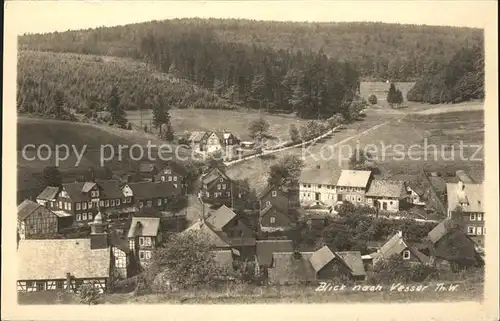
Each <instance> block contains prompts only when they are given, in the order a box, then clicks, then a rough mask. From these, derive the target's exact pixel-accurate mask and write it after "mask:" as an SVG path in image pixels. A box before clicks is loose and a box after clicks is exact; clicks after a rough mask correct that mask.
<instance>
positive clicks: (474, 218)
mask: <svg viewBox="0 0 500 321" xmlns="http://www.w3.org/2000/svg"><path fill="white" fill-rule="evenodd" d="M469 219H470V220H471V221H475V220H476V213H470V215H469Z"/></svg>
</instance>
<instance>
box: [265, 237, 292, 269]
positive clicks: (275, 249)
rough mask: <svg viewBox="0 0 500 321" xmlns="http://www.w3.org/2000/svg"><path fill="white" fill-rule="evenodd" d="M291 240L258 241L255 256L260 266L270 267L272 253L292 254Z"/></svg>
mask: <svg viewBox="0 0 500 321" xmlns="http://www.w3.org/2000/svg"><path fill="white" fill-rule="evenodd" d="M293 250H294V249H293V241H292V240H259V241H257V245H256V256H257V261H258V262H259V265H260V266H267V267H269V266H271V263H272V261H273V253H283V252H293Z"/></svg>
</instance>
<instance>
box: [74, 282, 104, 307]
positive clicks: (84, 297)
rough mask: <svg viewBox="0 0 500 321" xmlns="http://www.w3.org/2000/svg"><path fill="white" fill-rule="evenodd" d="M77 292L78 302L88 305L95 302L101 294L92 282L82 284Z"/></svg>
mask: <svg viewBox="0 0 500 321" xmlns="http://www.w3.org/2000/svg"><path fill="white" fill-rule="evenodd" d="M78 292H79V293H78V294H79V297H80V302H81V303H83V304H88V305H91V304H97V302H98V300H99V298H100V296H101V295H100V293H99V290H98V289H97V288H96V287H95V286H94V284H93V283H86V284H82V286H80V288H79V291H78Z"/></svg>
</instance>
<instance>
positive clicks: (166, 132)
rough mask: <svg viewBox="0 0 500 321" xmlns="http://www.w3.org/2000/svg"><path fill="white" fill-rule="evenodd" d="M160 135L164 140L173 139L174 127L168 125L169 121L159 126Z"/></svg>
mask: <svg viewBox="0 0 500 321" xmlns="http://www.w3.org/2000/svg"><path fill="white" fill-rule="evenodd" d="M160 137H161V138H162V139H164V140H166V141H169V142H171V141H173V140H174V129H173V128H172V126H171V125H170V123H168V124H167V123H163V124H162V125H161V127H160Z"/></svg>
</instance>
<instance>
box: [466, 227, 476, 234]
mask: <svg viewBox="0 0 500 321" xmlns="http://www.w3.org/2000/svg"><path fill="white" fill-rule="evenodd" d="M467 234H469V235H475V234H476V227H474V226H469V227H468V228H467Z"/></svg>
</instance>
